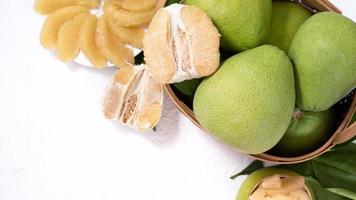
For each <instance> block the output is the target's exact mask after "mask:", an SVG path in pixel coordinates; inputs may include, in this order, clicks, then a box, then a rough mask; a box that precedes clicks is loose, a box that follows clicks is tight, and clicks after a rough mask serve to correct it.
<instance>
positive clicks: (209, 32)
mask: <svg viewBox="0 0 356 200" xmlns="http://www.w3.org/2000/svg"><path fill="white" fill-rule="evenodd" d="M181 17H182V21H183V22H184V25H185V28H186V31H187V37H188V40H189V41H190V42H191V44H190V45H191V52H192V59H193V66H194V67H195V70H196V71H197V72H198V74H199V75H201V76H209V75H211V74H212V73H214V72H215V71H216V70H217V68H218V66H219V63H220V52H219V45H220V35H219V32H218V30H217V28H216V27H215V26H214V25H213V22H212V20H211V19H210V17H209V16H208V15H207V14H206V13H205V12H203V11H202V10H201V9H199V8H198V7H195V6H184V7H183V8H182V11H181Z"/></svg>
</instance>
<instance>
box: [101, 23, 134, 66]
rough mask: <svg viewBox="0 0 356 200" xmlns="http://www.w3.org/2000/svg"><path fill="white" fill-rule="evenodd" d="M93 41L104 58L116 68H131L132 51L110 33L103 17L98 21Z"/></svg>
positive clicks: (132, 61)
mask: <svg viewBox="0 0 356 200" xmlns="http://www.w3.org/2000/svg"><path fill="white" fill-rule="evenodd" d="M95 41H96V44H97V46H98V48H99V49H100V51H101V53H102V54H103V55H104V56H105V58H106V59H107V60H109V61H110V62H111V63H113V64H114V65H116V66H117V67H131V65H132V64H134V55H133V53H132V51H131V50H130V49H129V48H127V47H126V46H125V45H124V44H122V42H121V41H120V40H119V39H118V38H116V37H115V36H114V35H113V34H112V33H111V32H110V30H109V29H108V27H107V24H106V20H105V17H104V16H101V17H100V18H99V20H98V24H97V27H96V36H95Z"/></svg>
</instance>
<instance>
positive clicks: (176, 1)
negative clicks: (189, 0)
mask: <svg viewBox="0 0 356 200" xmlns="http://www.w3.org/2000/svg"><path fill="white" fill-rule="evenodd" d="M181 2H182V0H167V1H166V6H169V5H171V4H175V3H181Z"/></svg>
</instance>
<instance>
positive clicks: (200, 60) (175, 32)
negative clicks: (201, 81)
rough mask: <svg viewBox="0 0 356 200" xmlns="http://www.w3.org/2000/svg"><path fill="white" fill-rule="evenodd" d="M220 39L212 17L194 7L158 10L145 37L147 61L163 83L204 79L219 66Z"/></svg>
mask: <svg viewBox="0 0 356 200" xmlns="http://www.w3.org/2000/svg"><path fill="white" fill-rule="evenodd" d="M219 44H220V35H219V33H218V30H217V28H216V27H215V26H214V25H213V23H212V21H211V19H210V18H209V16H208V15H207V14H206V13H204V12H203V11H202V10H200V9H199V8H197V7H195V6H187V5H181V4H173V5H171V6H168V7H165V8H163V9H160V10H158V12H157V13H156V15H155V16H154V17H153V19H152V22H151V24H150V26H149V28H148V31H147V33H146V34H145V37H144V40H143V50H144V54H145V61H146V63H147V66H148V68H149V70H150V71H151V73H152V74H153V76H154V77H155V78H156V79H157V80H159V81H161V82H162V83H175V82H181V81H184V80H189V79H194V78H201V77H204V76H209V75H211V74H212V73H214V72H215V71H216V70H217V68H218V66H219V63H220V53H219Z"/></svg>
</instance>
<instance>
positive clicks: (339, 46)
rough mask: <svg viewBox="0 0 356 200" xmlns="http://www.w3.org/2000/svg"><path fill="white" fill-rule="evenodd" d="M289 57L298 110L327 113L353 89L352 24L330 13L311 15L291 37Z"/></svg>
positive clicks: (355, 30)
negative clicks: (294, 81)
mask: <svg viewBox="0 0 356 200" xmlns="http://www.w3.org/2000/svg"><path fill="white" fill-rule="evenodd" d="M289 56H290V57H291V59H292V61H293V63H294V67H295V68H294V72H295V77H296V91H297V105H298V107H299V108H301V109H302V110H307V111H323V110H327V109H329V108H330V107H331V106H332V105H334V104H335V103H337V102H338V101H339V100H341V99H342V98H343V97H344V96H346V95H347V94H348V93H350V92H351V91H352V90H353V89H354V88H355V87H356V24H355V23H354V22H353V21H351V20H350V19H348V18H346V17H344V16H342V15H339V14H336V13H333V12H322V13H319V14H316V15H313V16H312V17H310V18H309V19H308V20H307V21H305V22H304V23H303V24H302V26H301V27H300V28H299V30H298V31H297V33H296V34H295V37H294V39H293V41H292V43H291V46H290V49H289Z"/></svg>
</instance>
